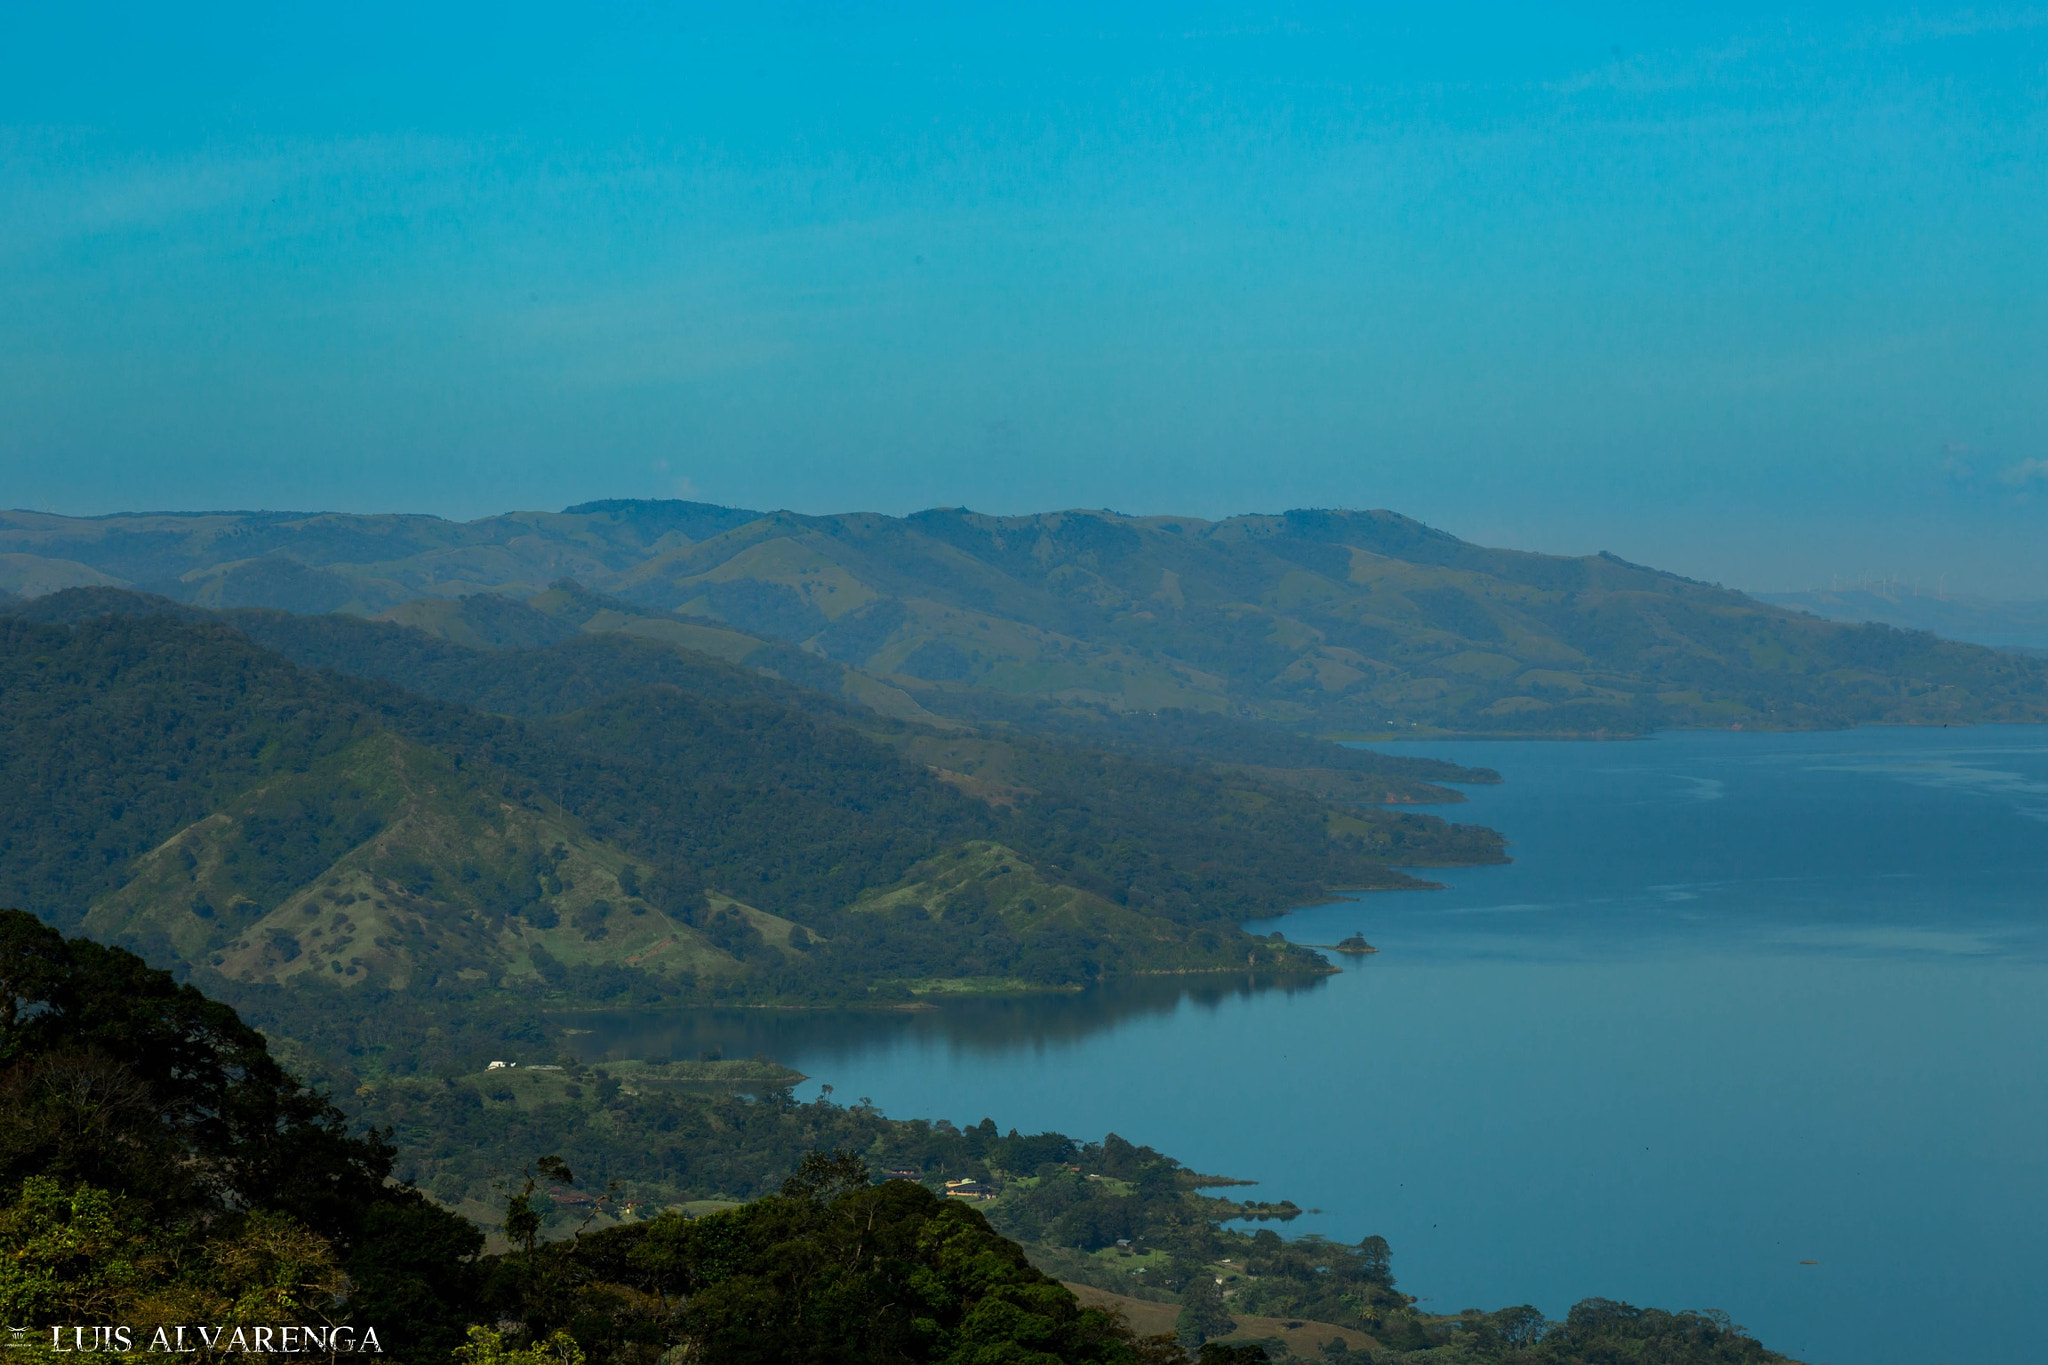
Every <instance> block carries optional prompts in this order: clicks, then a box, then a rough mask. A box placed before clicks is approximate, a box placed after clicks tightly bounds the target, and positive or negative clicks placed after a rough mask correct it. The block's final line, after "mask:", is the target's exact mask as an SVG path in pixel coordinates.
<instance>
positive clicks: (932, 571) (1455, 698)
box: [0, 501, 2048, 795]
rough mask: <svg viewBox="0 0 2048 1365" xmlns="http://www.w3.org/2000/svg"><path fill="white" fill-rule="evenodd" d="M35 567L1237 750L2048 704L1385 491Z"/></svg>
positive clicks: (708, 522) (163, 537) (1730, 595)
mask: <svg viewBox="0 0 2048 1365" xmlns="http://www.w3.org/2000/svg"><path fill="white" fill-rule="evenodd" d="M578 584H580V585H581V588H580V589H579V588H578V587H577V586H576V585H578ZM64 587H132V588H140V589H145V590H147V591H150V592H153V593H158V594H161V595H163V596H165V597H169V598H172V599H175V600H177V601H180V602H184V603H188V604H192V605H196V606H203V607H209V608H233V607H261V608H273V609H278V610H283V611H288V612H293V613H298V614H320V613H327V612H347V613H352V614H355V615H360V616H375V615H379V614H382V615H384V616H386V617H388V618H389V619H391V620H394V621H398V622H400V623H403V624H408V625H413V626H417V627H419V628H421V629H423V630H425V631H428V632H430V633H434V634H438V635H441V636H443V637H445V638H447V639H449V640H452V641H454V642H456V643H460V644H466V645H470V646H472V647H477V648H493V649H496V648H528V647H533V646H538V645H544V644H547V643H550V642H553V641H556V640H559V639H563V638H566V637H567V636H568V635H570V634H573V633H607V632H609V633H623V634H629V635H637V636H642V637H646V638H652V639H659V640H666V641H669V642H673V643H679V644H682V645H685V646H687V647H689V648H691V649H694V650H697V651H700V652H703V653H706V654H710V655H714V656H717V657H720V658H723V659H726V660H728V661H732V662H743V663H746V664H748V665H750V666H752V667H755V668H757V669H759V668H766V669H769V670H772V671H774V672H776V673H778V674H779V675H780V676H782V677H784V678H787V679H789V680H790V681H792V682H795V683H799V684H801V685H803V686H805V687H809V688H813V689H816V690H820V691H825V692H830V693H834V694H836V695H840V696H844V697H847V698H850V699H852V700H853V701H855V702H857V703H859V704H861V705H863V706H865V707H868V708H871V709H874V710H876V711H879V712H882V713H885V714H889V715H893V716H896V717H898V718H910V719H916V718H919V717H925V718H929V717H930V716H934V715H937V716H947V717H955V718H960V719H965V720H972V721H975V722H977V723H980V724H989V723H1001V724H1003V725H1005V726H1008V727H1010V728H1012V729H1021V730H1025V731H1030V732H1036V733H1051V734H1064V735H1067V736H1069V737H1080V738H1083V739H1085V740H1086V741H1087V742H1089V743H1092V744H1097V745H1102V746H1108V747H1116V748H1120V749H1127V750H1130V749H1152V750H1181V751H1185V750H1186V749H1187V748H1189V747H1194V748H1198V749H1200V750H1202V751H1203V752H1204V753H1205V755H1206V756H1207V757H1209V758H1210V759H1212V760H1218V761H1229V762H1234V763H1241V764H1244V765H1247V766H1251V767H1265V768H1299V767H1303V766H1308V765H1304V764H1301V763H1299V762H1270V761H1268V760H1269V759H1271V758H1272V757H1274V755H1272V754H1267V755H1264V756H1261V755H1260V754H1258V753H1257V752H1255V751H1256V750H1258V749H1259V748H1260V747H1261V744H1262V743H1264V741H1262V740H1260V739H1258V738H1255V737H1254V736H1253V735H1252V734H1250V733H1247V732H1246V730H1245V729H1244V727H1242V726H1232V725H1229V724H1214V723H1211V722H1213V719H1214V718H1217V717H1224V716H1227V717H1231V718H1240V719H1241V718H1246V717H1250V718H1256V719H1262V720H1266V721H1273V722H1279V723H1280V724H1281V725H1283V726H1286V727H1288V728H1289V729H1291V730H1294V731H1300V732H1304V733H1314V734H1325V735H1329V734H1374V733H1389V732H1395V733H1406V732H1412V731H1415V730H1422V731H1432V730H1434V731H1453V732H1471V733H1514V734H1593V733H1616V734H1633V733H1643V732H1646V731H1649V730H1653V729H1656V728H1659V727H1672V726H1729V725H1743V726H1750V727H1757V726H1763V727H1780V728H1783V727H1812V726H1839V725H1849V724H1857V723H1879V722H1882V723H1930V722H1962V723H1968V722H1982V721H1998V720H2005V721H2039V720H2042V719H2048V660H2040V659H2025V658H2020V657H2015V656H2012V655H2006V654H2000V653H1998V652H1995V651H1992V650H1989V649H1984V648H1978V647H1973V646H1967V645H1960V644H1955V643H1952V642H1949V641H1945V640H1941V639H1937V638H1935V637H1934V636H1932V635H1928V634H1924V633H1919V632H1909V631H1900V630H1896V629H1892V628H1890V627H1886V626H1881V625H1870V624H1839V623H1836V622H1830V621H1823V620H1819V619H1817V618H1815V617H1812V616H1808V615H1805V614H1803V613H1800V612H1796V611H1792V610H1787V609H1784V608H1781V607H1775V606H1770V605H1766V604H1764V603H1762V602H1759V601H1756V600H1754V599H1752V598H1749V597H1746V596H1744V595H1742V594H1740V593H1736V592H1730V591H1727V590H1725V589H1722V588H1718V587H1714V586H1712V585H1709V584H1703V583H1697V582H1693V581H1691V580H1688V579H1684V578H1680V577H1677V576H1675V575H1672V574H1668V573H1661V572H1658V571H1656V570H1653V569H1648V568H1643V567H1641V566H1638V565H1634V564H1629V563H1626V562H1624V561H1622V560H1619V559H1616V558H1614V557H1612V556H1610V555H1597V556H1591V557H1585V558H1565V557H1559V556H1552V555H1539V554H1528V553H1521V552H1516V551H1508V550H1492V549H1486V548H1483V547H1481V546H1477V545H1471V544H1468V543H1466V542H1464V541H1461V540H1458V539H1457V538H1455V537H1453V536H1450V535H1447V534H1445V533H1443V532H1440V531H1435V530H1432V529H1430V528H1429V527H1426V526H1423V525H1421V524H1420V523H1418V522H1415V521H1412V520H1409V519H1408V518H1405V517H1401V516H1397V515H1395V514H1393V513H1390V512H1343V511H1330V512H1325V511H1305V512H1290V513H1287V514H1285V515H1282V516H1244V517H1233V518H1230V519H1228V520H1225V521H1220V522H1207V521H1201V520H1197V519H1193V518H1187V517H1171V516H1166V517H1128V516H1121V515H1118V514H1115V513H1110V512H1058V513H1049V514H1043V515H1037V516H1021V517H992V516H981V515H977V514H974V513H971V512H966V511H961V510H957V509H940V510H934V511H929V512H921V513H918V514H916V515H914V516H910V517H903V518H892V517H883V516H874V515H865V514H855V515H843V516H824V517H811V516H799V515H796V514H794V513H788V512H776V513H769V514H760V513H756V512H750V511H743V510H737V509H732V508H724V507H712V506H707V505H704V504H701V503H687V502H625V501H621V502H600V503H590V504H586V505H583V506H580V507H572V508H570V509H568V510H567V511H565V512H560V513H538V512H535V513H515V514H510V515H506V516H500V517H490V518H485V519H483V520H480V521H474V522H466V523H456V522H448V521H443V520H440V519H438V518H434V517H424V516H345V515H340V514H299V513H204V514H190V515H168V514H166V515H155V514H152V515H133V516H116V517H99V518H90V519H75V518H64V517H56V516H47V515H42V514H37V513H28V512H12V513H0V589H12V590H14V591H16V592H19V593H21V594H23V595H25V596H35V595H41V594H48V593H50V592H52V591H54V590H56V589H59V588H64ZM583 589H588V590H591V591H592V592H601V593H603V594H605V595H606V597H605V598H603V599H598V598H593V597H592V596H591V595H590V592H586V591H583ZM479 593H491V594H495V596H492V597H489V598H484V599H481V600H479V599H478V598H477V597H476V596H475V594H479ZM465 598H467V599H468V600H467V601H465V600H464V599H465ZM522 601H524V602H525V604H526V605H528V606H530V607H532V608H533V609H532V610H530V611H522V610H519V609H518V608H519V605H520V603H521V602H522ZM407 685H409V686H410V685H411V684H410V683H408V684H407ZM479 704H484V705H488V703H484V702H479ZM1205 717H1206V718H1211V722H1205V721H1203V720H1202V719H1201V718H1205ZM1277 742H1278V741H1275V743H1277ZM1322 766H1327V765H1322ZM1379 771H1380V772H1381V773H1382V774H1384V775H1394V774H1393V771H1392V770H1391V769H1387V768H1382V769H1380V770H1379ZM1372 785H1373V783H1372V782H1364V783H1361V782H1359V781H1355V780H1351V779H1343V778H1338V779H1324V780H1322V785H1321V786H1320V787H1319V788H1315V789H1318V790H1322V791H1324V792H1326V793H1335V794H1340V795H1350V794H1352V793H1354V792H1357V791H1363V790H1367V789H1370V788H1371V787H1372Z"/></svg>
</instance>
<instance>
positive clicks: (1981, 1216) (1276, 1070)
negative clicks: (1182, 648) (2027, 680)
mask: <svg viewBox="0 0 2048 1365" xmlns="http://www.w3.org/2000/svg"><path fill="white" fill-rule="evenodd" d="M1402 751H1403V752H1420V753H1429V754H1434V755H1439V756H1441V757H1445V758H1450V759H1453V760H1455V761H1457V762H1461V763H1470V764H1478V765H1483V766H1488V767H1493V768H1496V769H1498V770H1499V771H1500V772H1501V773H1502V774H1503V775H1504V776H1505V778H1506V779H1507V780H1506V782H1505V783H1503V784H1502V785H1500V786H1498V787H1476V788H1473V789H1471V792H1470V795H1471V800H1470V803H1469V804H1467V805H1464V806H1460V807H1454V808H1446V809H1445V810H1444V811H1443V812H1442V813H1444V814H1447V815H1450V816H1453V817H1454V818H1458V819H1471V820H1477V821H1481V822H1483V823H1486V824H1489V825H1492V826H1494V827H1495V828H1497V829H1500V830H1501V831H1502V832H1504V833H1505V834H1506V835H1507V837H1508V838H1509V840H1510V841H1511V849H1510V851H1511V853H1512V854H1513V855H1514V858H1515V861H1514V862H1513V863H1512V864H1510V865H1507V866H1503V867H1492V868H1471V869H1464V868H1460V869H1448V870H1446V871H1443V872H1441V873H1436V874H1432V875H1435V876H1438V877H1440V878H1441V879H1442V880H1444V881H1446V882H1448V883H1450V885H1449V887H1448V889H1446V890H1442V891H1433V892H1404V893H1394V894H1373V895H1369V896H1364V897H1358V898H1351V899H1346V900H1342V901H1339V902H1337V903H1335V904H1331V905H1326V906H1318V907H1315V908H1312V909H1307V910H1303V911H1299V912H1297V913H1295V914H1293V915H1290V916H1287V917H1285V918H1283V919H1280V920H1277V921H1273V922H1272V923H1271V924H1261V925H1256V926H1253V927H1254V928H1257V929H1260V930H1261V931H1263V930H1265V929H1268V928H1278V929H1279V930H1281V931H1282V932H1284V933H1285V934H1286V935H1287V936H1288V937H1290V938H1292V939H1294V940H1296V941H1299V942H1305V943H1333V942H1335V941H1336V940H1337V939H1339V938H1341V937H1343V936H1344V935H1346V934H1349V933H1351V932H1352V931H1354V930H1359V931H1363V932H1364V933H1365V935H1366V937H1368V938H1369V939H1371V940H1372V941H1373V942H1374V943H1375V944H1376V945H1378V946H1379V947H1380V948H1381V950H1382V951H1381V952H1380V953H1379V954H1378V955H1376V956H1373V957H1369V958H1365V959H1362V960H1353V961H1347V962H1346V963H1345V970H1344V972H1343V974H1342V975H1340V976H1337V977H1334V978H1331V979H1329V980H1328V981H1325V982H1322V983H1319V984H1316V985H1313V986H1310V987H1307V988H1301V989H1293V990H1262V989H1255V988H1253V987H1252V985H1251V984H1250V983H1234V982H1218V981H1206V982H1203V983H1201V984H1200V985H1199V986H1198V987H1196V988H1193V989H1184V988H1183V987H1182V986H1180V985H1178V984H1175V983H1165V982H1145V983H1138V984H1136V985H1133V986H1129V987H1118V988H1113V989H1105V990H1100V991H1094V992H1089V993H1087V994H1085V995H1081V996H1067V997H1050V998H1043V999H1029V1000H1006V1001H977V1002H971V1003H967V1004H960V1005H953V1006H949V1007H947V1008H945V1009H942V1010H939V1011H933V1012H926V1013H922V1014H887V1015H876V1014H866V1015H855V1016H848V1015H804V1014H773V1015H767V1014H764V1013H762V1012H723V1013H716V1014H712V1013H699V1014H694V1015H689V1016H683V1017H677V1016H639V1017H636V1018H622V1019H617V1020H613V1021H611V1022H610V1023H609V1024H608V1025H607V1027H605V1028H604V1029H603V1030H602V1031H601V1033H600V1034H599V1035H597V1036H595V1037H593V1038H592V1039H590V1040H588V1041H590V1042H592V1043H597V1044H600V1045H601V1047H602V1049H603V1050H604V1051H605V1052H607V1053H609V1054H610V1055H632V1056H647V1057H659V1056H665V1055H679V1056H694V1055H696V1053H697V1052H698V1051H700V1050H702V1049H703V1048H705V1047H709V1046H718V1047H722V1048H724V1049H726V1050H727V1051H728V1053H732V1052H734V1051H739V1052H745V1053H750V1052H754V1051H766V1052H768V1053H770V1054H772V1055H774V1056H776V1057H778V1058H780V1059H782V1060H784V1061H786V1062H788V1063H790V1064H791V1065H794V1066H796V1067H798V1068H800V1069H801V1070H803V1071H805V1072H807V1073H809V1074H810V1075H811V1076H812V1077H813V1078H814V1079H813V1082H812V1088H813V1089H815V1087H816V1086H817V1085H819V1084H830V1085H831V1086H833V1087H834V1089H835V1092H836V1095H837V1096H838V1097H840V1098H846V1099H851V1098H854V1097H869V1098H871V1099H872V1100H873V1101H874V1102H875V1103H876V1104H878V1105H880V1106H881V1107H882V1108H883V1109H884V1110H885V1111H886V1112H888V1113H891V1114H897V1115H904V1116H913V1115H923V1116H930V1117H946V1118H952V1119H954V1120H956V1121H960V1122H974V1121H978V1120H979V1119H981V1118H982V1117H983V1116H984V1115H988V1116H992V1117H993V1118H995V1120H996V1121H997V1122H998V1123H999V1124H1001V1125H1002V1126H1004V1127H1005V1128H1007V1127H1010V1126H1012V1125H1014V1126H1018V1127H1021V1128H1024V1129H1025V1130H1027V1131H1033V1130H1037V1129H1042V1128H1056V1129H1059V1130H1061V1131H1064V1132H1068V1133H1072V1134H1075V1135H1078V1136H1087V1137H1099V1136H1100V1135H1101V1134H1102V1133H1104V1132H1106V1131H1112V1130H1113V1131H1115V1132H1118V1133H1121V1134H1122V1135H1124V1136H1125V1137H1127V1138H1130V1139H1132V1140H1133V1141H1138V1142H1144V1143H1149V1144H1151V1145H1153V1146H1155V1147H1158V1148H1159V1149H1161V1150H1163V1151H1166V1152H1169V1153H1171V1154H1172V1155H1174V1156H1176V1157H1179V1158H1180V1159H1181V1160H1183V1161H1185V1162H1187V1163H1189V1164H1190V1165H1193V1166H1196V1167H1198V1168H1200V1169H1203V1170H1209V1171H1216V1172H1222V1173H1225V1174H1229V1175H1235V1176H1244V1177H1248V1178H1253V1179H1256V1180H1259V1181H1260V1182H1262V1184H1263V1186H1264V1197H1268V1198H1275V1199H1278V1198H1283V1197H1284V1198H1291V1199H1293V1200H1295V1201H1296V1202H1297V1203H1299V1204H1302V1205H1305V1206H1312V1207H1314V1208H1316V1209H1318V1210H1320V1212H1318V1213H1315V1214H1313V1215H1310V1216H1308V1217H1304V1218H1302V1219H1301V1220H1299V1221H1297V1222H1296V1223H1294V1224H1292V1225H1291V1227H1292V1230H1294V1231H1297V1232H1307V1231H1314V1232H1321V1233H1324V1234H1326V1235H1328V1236H1331V1237H1336V1238H1341V1239H1344V1240H1346V1241H1356V1240H1357V1239H1358V1238H1359V1237H1361V1236H1363V1235H1365V1234H1367V1233H1371V1232H1378V1233H1381V1234H1383V1235H1385V1236H1386V1237H1387V1238H1388V1239H1389V1241H1391V1242H1392V1243H1393V1247H1394V1255H1395V1262H1394V1265H1395V1272H1396V1274H1397V1275H1398V1276H1399V1278H1400V1281H1401V1284H1402V1287H1403V1288H1404V1289H1406V1290H1408V1291H1409V1292H1410V1293H1414V1294H1418V1295H1420V1296H1422V1298H1423V1299H1424V1300H1425V1302H1426V1304H1427V1306H1429V1307H1430V1308H1432V1309H1435V1310H1438V1311H1452V1310H1456V1309H1459V1308H1464V1307H1470V1306H1484V1307H1499V1306H1502V1305H1506V1304H1510V1303H1521V1302H1533V1303H1535V1304H1536V1305H1538V1306H1539V1307H1541V1308H1542V1309H1543V1310H1544V1311H1546V1312H1548V1313H1550V1314H1552V1315H1554V1316H1555V1315H1561V1314H1562V1313H1563V1312H1564V1310H1565V1309H1566V1308H1568V1307H1569V1306H1570V1305H1571V1304H1572V1303H1573V1302H1575V1301H1576V1300H1578V1299H1581V1298H1585V1297H1588V1296H1593V1295H1601V1296H1606V1297H1610V1298H1620V1299H1627V1300H1630V1301H1632V1302H1635V1303H1651V1304H1658V1305H1661V1306H1665V1307H1674V1308H1676V1307H1696V1308H1719V1309H1723V1310H1725V1311H1727V1312H1728V1313H1729V1314H1731V1315H1732V1316H1733V1317H1734V1318H1735V1319H1736V1321H1738V1322H1740V1323H1742V1324H1744V1325H1745V1326H1747V1327H1748V1328H1750V1329H1751V1330H1752V1331H1754V1332H1756V1333H1757V1334H1758V1335H1760V1336H1761V1337H1762V1338H1763V1339H1764V1340H1765V1342H1766V1343H1767V1344H1769V1345H1771V1346H1773V1347H1775V1348H1777V1349H1779V1350H1782V1351H1786V1352H1788V1353H1790V1354H1793V1355H1795V1356H1799V1357H1801V1358H1802V1359H1805V1360H1809V1361H1813V1362H1816V1365H1820V1363H1823V1362H1825V1363H1832V1365H1849V1363H1850V1362H1858V1363H1860V1365H1936V1363H1938V1362H1950V1363H1951V1365H1963V1363H1964V1362H1968V1363H1969V1365H2000V1363H2001V1362H2013V1363H2014V1365H2017V1363H2018V1362H2022V1361H2032V1360H2036V1359H2039V1358H2040V1356H2041V1352H2042V1346H2041V1338H2040V1334H2039V1327H2038V1311H2037V1310H2038V1305H2039V1304H2040V1303H2041V1302H2042V1297H2043V1290H2042V1287H2041V1286H2042V1285H2043V1284H2044V1283H2048V1060H2044V1058H2048V1053H2044V1043H2048V730H2041V729H2033V728H2020V727H2009V728H2008V727H1989V728H1982V729H1969V730H1965V729H1933V730H1857V731H1850V732H1843V733H1832V734H1817V735H1816V734H1800V735H1752V734H1719V733H1716V734H1704V733H1685V734H1672V735H1665V736H1662V737H1659V738H1657V739H1654V740H1648V741H1642V742H1634V743H1609V744H1590V743H1548V742H1542V743H1504V742H1503V743H1492V742H1460V743H1443V744H1428V745H1407V746H1403V750H1402ZM1809 1263H1810V1264H1809Z"/></svg>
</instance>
